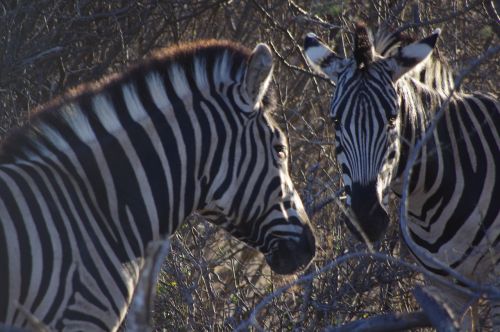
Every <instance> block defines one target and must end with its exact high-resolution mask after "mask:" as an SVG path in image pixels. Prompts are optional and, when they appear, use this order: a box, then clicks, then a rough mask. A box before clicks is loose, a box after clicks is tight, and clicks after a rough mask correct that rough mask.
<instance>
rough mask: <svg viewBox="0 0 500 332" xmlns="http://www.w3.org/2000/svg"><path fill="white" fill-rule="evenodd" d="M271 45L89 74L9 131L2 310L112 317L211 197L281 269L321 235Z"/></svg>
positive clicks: (53, 324) (209, 47)
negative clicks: (286, 129)
mask: <svg viewBox="0 0 500 332" xmlns="http://www.w3.org/2000/svg"><path fill="white" fill-rule="evenodd" d="M271 74H272V54H271V52H270V50H269V48H268V47H267V46H266V45H264V44H260V45H258V46H257V47H256V48H255V49H254V51H253V52H252V53H251V52H250V51H249V50H247V49H246V48H243V47H242V46H239V45H236V44H233V43H230V42H223V41H206V42H198V43H193V44H188V45H184V46H182V47H179V48H173V49H167V50H164V51H162V52H159V53H158V54H156V55H155V56H153V57H152V58H150V59H149V60H147V61H146V62H145V63H142V64H141V65H139V66H137V67H135V68H132V69H131V70H129V71H127V72H125V73H123V74H120V75H115V76H111V77H107V78H105V79H104V80H102V81H100V82H98V83H94V84H87V85H82V86H80V87H78V88H76V89H75V90H73V91H71V92H70V93H68V94H66V95H64V96H63V97H61V98H59V99H56V100H54V101H53V102H51V103H50V104H49V105H47V106H46V107H44V108H43V109H42V110H40V111H39V112H38V113H37V114H35V115H34V116H33V117H32V118H31V121H30V124H29V125H27V126H26V127H24V128H22V129H20V130H18V131H17V132H15V133H13V134H11V135H10V136H8V137H7V139H6V140H5V141H4V142H3V144H2V145H1V155H0V158H1V164H0V266H1V269H2V270H1V272H0V294H1V296H0V321H1V322H3V323H5V324H6V325H15V326H28V327H29V325H28V321H27V317H26V315H25V314H23V313H22V312H21V311H20V307H22V308H24V309H25V310H26V311H28V312H29V313H31V314H32V315H33V316H34V317H36V318H38V319H39V320H41V321H42V322H43V323H44V324H46V325H48V326H49V327H50V328H52V329H55V330H58V331H59V330H72V331H75V330H80V331H97V330H103V331H110V330H116V329H117V328H118V326H119V325H120V323H121V322H122V321H123V319H124V316H125V314H126V312H127V307H128V305H129V303H130V300H131V297H132V295H133V292H134V287H135V285H136V283H137V280H138V278H139V271H140V269H141V266H142V264H143V261H144V254H145V248H146V246H147V244H148V243H149V242H150V241H152V240H158V239H166V238H167V237H168V236H169V235H170V234H172V233H173V232H174V231H175V230H176V229H177V228H178V226H179V224H180V223H181V222H182V221H183V220H184V219H185V218H186V217H187V216H188V215H189V214H190V213H192V212H193V211H199V213H201V214H202V215H205V216H206V217H207V218H208V219H209V220H211V221H212V222H215V223H217V224H219V225H220V226H221V227H223V228H224V229H226V230H228V231H229V232H230V233H231V234H233V235H234V236H235V237H237V238H238V239H240V240H242V241H244V242H245V243H247V244H249V245H251V246H252V247H255V248H257V249H259V250H260V251H261V252H262V253H263V254H264V255H265V258H266V260H267V262H268V263H269V265H270V267H271V269H273V270H274V271H275V272H277V273H292V272H294V271H297V270H298V269H301V268H303V267H304V266H305V265H306V264H308V263H309V262H310V261H311V259H312V258H313V256H314V254H315V240H314V236H313V233H312V230H311V226H310V224H309V221H308V218H307V216H306V214H305V211H304V208H303V206H302V203H301V200H300V198H299V196H298V194H297V192H296V191H295V190H294V189H293V185H292V182H291V179H290V176H289V174H288V169H287V160H288V155H287V145H286V140H285V137H284V135H283V133H282V132H281V131H280V130H279V129H278V128H277V127H276V125H275V123H274V122H273V121H272V120H271V118H270V115H269V112H270V111H271V110H272V109H273V107H274V100H273V96H272V91H270V88H269V82H270V78H271Z"/></svg>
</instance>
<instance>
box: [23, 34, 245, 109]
mask: <svg viewBox="0 0 500 332" xmlns="http://www.w3.org/2000/svg"><path fill="white" fill-rule="evenodd" d="M250 54H251V50H250V49H248V48H246V47H244V46H242V45H241V44H238V43H235V42H232V41H229V40H215V39H208V40H198V41H193V42H188V43H184V44H181V45H176V46H170V47H165V48H162V49H159V50H156V51H153V52H152V54H151V55H150V56H149V57H147V58H145V59H144V60H142V61H139V62H138V63H136V64H133V65H131V66H130V67H128V68H127V69H125V70H123V71H122V72H118V73H114V74H109V75H107V76H104V77H103V78H101V79H99V80H97V81H93V82H88V83H82V84H80V85H77V86H76V87H73V88H70V89H69V90H68V91H66V92H65V93H64V94H62V95H60V96H58V97H56V98H54V99H52V100H50V101H48V102H47V103H45V104H42V105H41V106H39V107H37V108H35V109H34V111H33V112H32V113H40V112H45V111H48V110H50V109H54V108H58V107H60V106H62V105H63V104H65V103H69V102H73V101H78V99H79V98H81V97H83V96H85V95H94V94H98V93H99V92H101V91H103V90H105V89H107V88H109V87H111V86H113V85H120V84H123V83H125V82H127V81H133V80H134V79H135V78H138V77H142V76H144V74H145V73H149V72H153V71H158V72H164V71H166V70H168V69H169V68H172V67H174V66H176V65H177V66H179V67H180V68H182V69H183V70H184V71H185V73H186V77H192V78H196V72H195V70H196V68H195V65H196V63H195V61H199V63H203V64H204V65H205V66H206V67H207V68H206V69H209V68H210V67H212V69H214V70H215V69H219V72H214V76H215V77H216V78H218V79H219V80H221V81H222V80H226V79H227V80H230V79H231V80H235V79H238V78H239V77H237V76H238V75H242V74H243V72H242V71H243V70H244V68H245V67H246V63H247V62H248V60H249V58H250ZM215 65H219V66H218V67H217V68H214V67H215ZM197 83H198V82H197Z"/></svg>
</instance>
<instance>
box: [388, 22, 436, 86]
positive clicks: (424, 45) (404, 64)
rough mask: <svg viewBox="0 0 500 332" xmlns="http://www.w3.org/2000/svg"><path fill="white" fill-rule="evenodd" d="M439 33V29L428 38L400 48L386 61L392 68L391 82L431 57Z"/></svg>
mask: <svg viewBox="0 0 500 332" xmlns="http://www.w3.org/2000/svg"><path fill="white" fill-rule="evenodd" d="M440 33H441V29H436V30H434V32H433V33H432V34H431V35H430V36H428V37H426V38H424V39H422V40H420V41H418V42H415V43H412V44H410V45H407V46H404V47H400V48H399V50H398V53H397V54H396V55H394V56H392V57H390V58H388V59H387V61H390V62H389V64H390V66H391V67H392V80H393V81H394V82H396V81H397V80H398V79H399V78H400V77H401V76H403V75H404V74H406V73H407V72H408V71H410V70H411V69H413V68H414V67H415V66H417V65H418V64H419V63H422V62H423V61H425V60H426V59H427V58H428V57H429V56H430V55H431V53H432V51H433V50H434V46H435V45H436V41H437V38H438V36H439V34H440Z"/></svg>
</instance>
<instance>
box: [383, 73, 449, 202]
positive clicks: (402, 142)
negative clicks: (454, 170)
mask: <svg viewBox="0 0 500 332" xmlns="http://www.w3.org/2000/svg"><path fill="white" fill-rule="evenodd" d="M398 94H399V96H400V98H401V102H400V105H401V107H400V112H401V124H400V126H401V127H400V128H401V132H400V139H399V154H398V155H399V160H398V164H397V171H396V172H395V174H396V175H395V177H393V179H394V180H393V182H392V184H391V187H392V189H393V191H394V192H395V193H396V194H398V195H401V193H402V182H403V179H402V176H403V172H404V170H405V168H406V164H407V162H408V158H409V157H410V155H411V153H412V152H413V148H414V147H415V145H416V144H417V142H419V141H420V140H421V139H422V138H423V137H424V135H425V134H426V132H427V130H428V129H429V126H430V124H431V122H432V120H433V119H434V117H435V114H436V112H437V111H438V110H439V109H440V107H441V105H442V104H443V102H444V101H445V99H446V95H445V94H444V92H441V91H433V90H431V89H429V88H428V87H426V86H425V85H423V84H422V83H420V82H418V81H416V80H414V79H409V80H407V81H405V82H403V84H401V85H399V87H398ZM434 139H435V138H434V137H431V138H430V139H429V140H427V142H426V145H425V147H424V148H423V149H422V150H421V151H420V152H419V156H418V159H417V160H418V162H417V164H420V161H422V160H427V155H428V154H433V153H434V149H433V148H432V147H435V146H436V144H439V143H438V142H434ZM417 166H418V165H417ZM417 173H418V172H417ZM417 173H415V172H413V175H412V180H411V181H410V195H411V193H412V192H418V188H417V187H418V186H419V185H422V183H420V184H419V183H417V182H416V180H417V179H418V174H417Z"/></svg>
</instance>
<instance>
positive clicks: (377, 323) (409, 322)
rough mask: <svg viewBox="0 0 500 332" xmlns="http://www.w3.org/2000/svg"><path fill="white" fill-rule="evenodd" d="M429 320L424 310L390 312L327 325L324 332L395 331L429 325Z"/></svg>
mask: <svg viewBox="0 0 500 332" xmlns="http://www.w3.org/2000/svg"><path fill="white" fill-rule="evenodd" d="M429 326H431V323H430V321H429V320H428V319H427V316H426V314H425V313H424V312H422V311H418V312H410V313H391V314H384V315H377V316H375V317H371V318H367V319H360V320H357V321H354V322H352V323H348V324H345V325H343V326H340V327H328V328H326V329H325V332H350V331H357V332H392V331H394V332H396V331H403V330H409V329H414V328H421V327H429Z"/></svg>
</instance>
